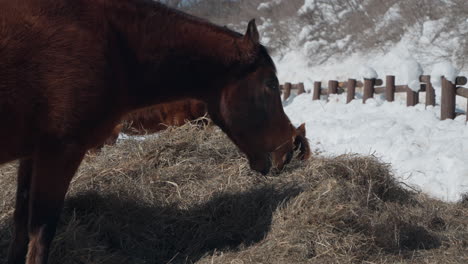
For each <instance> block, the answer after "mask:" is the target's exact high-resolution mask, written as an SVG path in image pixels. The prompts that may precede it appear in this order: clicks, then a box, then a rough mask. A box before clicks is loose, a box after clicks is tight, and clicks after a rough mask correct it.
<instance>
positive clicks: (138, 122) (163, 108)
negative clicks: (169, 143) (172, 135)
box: [114, 99, 208, 135]
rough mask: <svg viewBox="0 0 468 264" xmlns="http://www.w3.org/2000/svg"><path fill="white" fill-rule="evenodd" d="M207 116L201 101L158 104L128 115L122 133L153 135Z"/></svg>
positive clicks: (188, 100)
mask: <svg viewBox="0 0 468 264" xmlns="http://www.w3.org/2000/svg"><path fill="white" fill-rule="evenodd" d="M207 114H208V113H207V109H206V105H205V103H203V102H202V101H199V100H194V99H186V100H179V101H175V102H172V103H164V104H158V105H155V106H151V107H147V108H144V109H141V110H138V111H134V112H132V113H130V114H128V115H126V116H125V117H124V120H123V125H122V126H121V127H122V130H121V131H122V132H124V133H125V134H130V135H144V134H151V133H156V132H159V131H162V130H165V129H166V128H167V127H169V126H181V125H183V124H185V122H187V121H194V120H196V119H198V118H201V117H204V116H206V115H207ZM114 131H115V130H114ZM119 132H120V131H119Z"/></svg>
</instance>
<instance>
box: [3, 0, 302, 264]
mask: <svg viewBox="0 0 468 264" xmlns="http://www.w3.org/2000/svg"><path fill="white" fill-rule="evenodd" d="M168 87H170V88H168ZM187 98H193V99H197V100H200V101H203V102H204V103H206V105H207V109H208V113H209V115H210V117H211V119H212V121H213V122H214V124H216V125H217V126H219V127H220V128H221V130H222V131H223V132H224V133H226V134H227V136H228V137H229V138H230V139H231V140H232V141H233V142H234V144H235V145H236V146H237V147H238V148H239V149H240V151H241V152H243V153H244V154H245V155H246V157H247V159H248V162H249V165H250V168H251V169H252V170H254V171H258V172H259V173H261V174H267V173H268V172H269V171H270V168H271V167H272V165H275V166H277V167H282V166H284V164H286V163H287V162H288V161H289V160H290V158H291V156H292V153H293V151H294V140H295V138H296V131H295V128H294V127H293V125H292V124H291V122H290V120H289V119H288V117H287V116H286V114H285V113H284V110H283V107H282V105H281V98H280V91H279V83H278V79H277V76H276V68H275V64H274V62H273V60H272V58H271V57H270V55H269V53H268V50H267V49H266V48H265V47H264V46H263V45H262V44H261V43H260V41H259V32H258V30H257V27H256V24H255V20H251V21H250V22H249V23H248V25H247V30H246V32H245V34H240V33H237V32H235V31H232V30H230V29H227V28H225V27H222V26H217V25H215V24H212V23H210V22H208V21H206V20H203V19H200V18H197V17H194V16H191V15H188V14H185V13H183V12H180V11H177V10H175V9H171V8H168V7H167V6H165V5H163V4H160V3H158V2H155V1H152V0H73V1H71V0H16V1H8V0H0V122H1V123H3V124H8V125H7V126H5V127H3V128H2V129H1V130H0V146H1V148H0V164H3V163H6V162H10V161H13V160H19V161H20V162H19V168H18V182H17V190H16V205H15V211H14V215H13V220H14V231H13V239H12V241H11V246H10V249H9V253H8V258H7V261H8V263H9V264H13V263H15V264H18V263H27V264H46V263H47V261H48V257H49V251H50V245H51V243H52V240H53V238H54V236H55V232H56V226H57V222H58V219H59V217H60V212H61V210H62V207H63V203H64V198H65V195H66V193H67V190H68V187H69V185H70V181H71V179H72V177H73V175H74V174H75V172H76V170H77V169H78V167H79V165H80V163H81V161H82V159H83V157H84V155H85V153H86V152H87V150H88V149H90V148H93V147H96V146H98V145H100V144H102V143H103V142H104V141H105V140H106V138H107V137H108V136H109V135H110V134H111V132H112V130H113V129H114V128H115V126H116V125H117V124H118V123H119V121H120V120H121V119H122V117H123V116H125V115H126V114H128V113H130V112H132V111H134V110H137V109H141V108H145V107H149V106H151V105H156V104H161V103H166V102H172V101H176V100H181V99H187ZM273 153H274V154H275V155H278V156H279V157H281V158H279V159H276V162H279V163H278V164H272V159H271V155H272V154H273Z"/></svg>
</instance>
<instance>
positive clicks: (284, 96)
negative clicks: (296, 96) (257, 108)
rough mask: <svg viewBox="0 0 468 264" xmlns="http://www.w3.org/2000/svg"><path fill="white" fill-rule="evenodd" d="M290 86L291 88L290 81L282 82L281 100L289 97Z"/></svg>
mask: <svg viewBox="0 0 468 264" xmlns="http://www.w3.org/2000/svg"><path fill="white" fill-rule="evenodd" d="M291 88H292V84H291V83H288V82H287V83H285V84H284V94H283V101H286V100H287V99H288V98H289V96H291Z"/></svg>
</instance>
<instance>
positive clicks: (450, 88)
mask: <svg viewBox="0 0 468 264" xmlns="http://www.w3.org/2000/svg"><path fill="white" fill-rule="evenodd" d="M455 98H456V85H455V84H454V83H452V82H451V81H449V80H447V79H446V78H445V77H442V96H441V98H440V109H441V113H440V119H441V120H446V119H454V118H455Z"/></svg>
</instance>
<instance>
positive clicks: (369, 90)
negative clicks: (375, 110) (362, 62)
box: [362, 79, 375, 103]
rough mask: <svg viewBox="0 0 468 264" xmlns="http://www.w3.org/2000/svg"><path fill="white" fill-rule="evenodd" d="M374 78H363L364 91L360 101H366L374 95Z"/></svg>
mask: <svg viewBox="0 0 468 264" xmlns="http://www.w3.org/2000/svg"><path fill="white" fill-rule="evenodd" d="M374 86H375V79H364V93H363V95H362V102H363V103H366V101H367V99H369V98H372V97H374Z"/></svg>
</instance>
